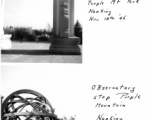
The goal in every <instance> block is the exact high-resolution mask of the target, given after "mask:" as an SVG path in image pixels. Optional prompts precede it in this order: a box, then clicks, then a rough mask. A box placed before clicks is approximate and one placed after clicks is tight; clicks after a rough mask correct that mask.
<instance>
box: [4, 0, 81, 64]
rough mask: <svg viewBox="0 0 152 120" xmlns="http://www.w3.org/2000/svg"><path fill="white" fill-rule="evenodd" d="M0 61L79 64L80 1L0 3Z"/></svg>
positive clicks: (46, 0) (33, 0) (23, 0)
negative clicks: (0, 23)
mask: <svg viewBox="0 0 152 120" xmlns="http://www.w3.org/2000/svg"><path fill="white" fill-rule="evenodd" d="M1 1H2V14H3V15H2V17H3V28H2V39H1V55H2V57H1V61H2V62H8V63H10V62H15V63H82V30H83V29H82V23H81V20H82V18H81V17H82V16H81V8H80V7H79V2H80V0H1Z"/></svg>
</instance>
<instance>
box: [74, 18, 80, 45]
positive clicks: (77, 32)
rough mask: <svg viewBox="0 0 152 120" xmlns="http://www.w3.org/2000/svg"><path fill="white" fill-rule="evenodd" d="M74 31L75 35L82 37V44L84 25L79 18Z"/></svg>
mask: <svg viewBox="0 0 152 120" xmlns="http://www.w3.org/2000/svg"><path fill="white" fill-rule="evenodd" d="M74 32H75V36H77V37H80V39H81V41H80V44H82V26H81V24H80V22H79V21H78V20H77V21H76V24H75V26H74Z"/></svg>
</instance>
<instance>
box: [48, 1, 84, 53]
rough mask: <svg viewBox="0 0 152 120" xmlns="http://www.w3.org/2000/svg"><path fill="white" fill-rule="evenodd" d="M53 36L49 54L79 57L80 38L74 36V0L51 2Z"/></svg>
mask: <svg viewBox="0 0 152 120" xmlns="http://www.w3.org/2000/svg"><path fill="white" fill-rule="evenodd" d="M53 2H54V3H53V36H54V37H52V38H51V45H50V53H53V54H75V55H80V54H81V52H80V51H81V50H80V48H79V46H78V44H79V42H80V38H78V37H75V36H74V0H54V1H53Z"/></svg>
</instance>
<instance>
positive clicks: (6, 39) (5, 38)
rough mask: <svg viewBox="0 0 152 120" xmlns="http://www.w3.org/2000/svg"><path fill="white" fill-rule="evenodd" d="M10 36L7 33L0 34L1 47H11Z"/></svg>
mask: <svg viewBox="0 0 152 120" xmlns="http://www.w3.org/2000/svg"><path fill="white" fill-rule="evenodd" d="M11 36H12V35H9V34H6V35H1V49H11V47H12V43H11Z"/></svg>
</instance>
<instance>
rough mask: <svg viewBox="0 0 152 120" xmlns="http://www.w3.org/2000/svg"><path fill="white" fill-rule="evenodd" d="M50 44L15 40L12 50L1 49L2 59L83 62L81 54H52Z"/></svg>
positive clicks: (8, 60)
mask: <svg viewBox="0 0 152 120" xmlns="http://www.w3.org/2000/svg"><path fill="white" fill-rule="evenodd" d="M49 46H50V43H36V42H22V43H20V42H14V41H13V42H12V48H11V49H10V50H2V51H1V61H2V62H18V63H82V56H81V55H50V54H49ZM80 48H81V46H80Z"/></svg>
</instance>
